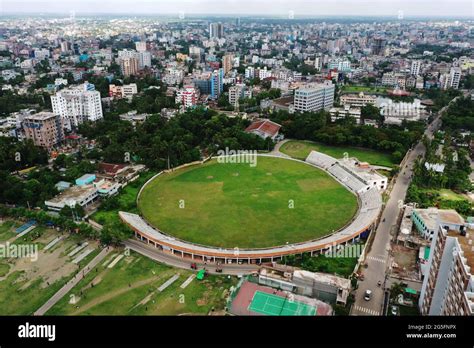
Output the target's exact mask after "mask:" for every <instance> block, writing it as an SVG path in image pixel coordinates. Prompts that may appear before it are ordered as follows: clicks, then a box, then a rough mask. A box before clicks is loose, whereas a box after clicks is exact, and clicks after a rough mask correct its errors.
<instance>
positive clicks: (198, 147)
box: [80, 90, 273, 170]
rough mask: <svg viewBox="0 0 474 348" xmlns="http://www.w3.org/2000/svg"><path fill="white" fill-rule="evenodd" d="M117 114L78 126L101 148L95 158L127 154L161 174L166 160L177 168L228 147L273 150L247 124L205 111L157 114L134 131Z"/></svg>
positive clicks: (118, 159) (118, 160)
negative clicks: (170, 117) (250, 131)
mask: <svg viewBox="0 0 474 348" xmlns="http://www.w3.org/2000/svg"><path fill="white" fill-rule="evenodd" d="M155 91H156V90H155ZM158 105H160V108H162V107H164V106H163V105H162V104H158ZM118 115H119V112H116V111H114V112H112V113H110V114H106V115H105V117H104V119H103V120H100V121H97V122H95V123H84V124H82V125H81V127H80V133H81V134H83V135H84V136H86V137H87V138H88V139H96V140H97V142H98V145H99V146H98V147H99V148H100V149H101V151H100V152H99V153H98V155H99V157H101V158H103V159H104V160H105V161H107V162H112V163H123V161H124V156H125V154H130V155H131V156H132V158H138V161H139V162H140V163H143V164H145V165H146V166H147V167H148V168H151V169H153V170H160V169H164V168H166V167H167V165H168V160H169V163H170V166H171V167H176V166H178V165H181V164H184V163H189V162H192V161H195V160H200V159H201V157H203V156H204V155H208V154H212V153H216V151H217V150H219V149H225V148H226V147H228V148H229V149H234V150H239V149H252V150H264V149H265V150H268V148H269V147H270V148H272V147H273V142H272V141H271V139H267V140H263V139H262V138H260V137H258V136H257V135H255V134H249V133H245V132H244V129H245V128H246V126H248V124H249V121H246V120H243V119H241V118H237V117H235V118H230V117H227V116H225V115H223V114H218V113H217V112H215V111H213V110H208V109H204V108H197V109H194V110H190V111H188V112H185V113H183V114H180V115H177V116H175V117H173V118H172V119H171V120H169V121H167V120H166V119H165V118H163V117H161V116H160V115H159V114H155V115H153V116H151V117H150V118H148V119H147V120H146V121H145V122H144V123H143V124H141V125H137V126H136V127H134V126H133V125H132V124H131V123H130V122H127V121H121V120H120V119H119V117H118Z"/></svg>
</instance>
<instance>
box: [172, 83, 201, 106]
mask: <svg viewBox="0 0 474 348" xmlns="http://www.w3.org/2000/svg"><path fill="white" fill-rule="evenodd" d="M198 99H199V90H198V89H196V88H195V87H194V86H184V87H183V88H182V89H180V90H178V91H176V98H175V102H176V104H180V105H183V107H184V108H185V109H187V108H190V107H193V106H195V105H196V104H197V101H198Z"/></svg>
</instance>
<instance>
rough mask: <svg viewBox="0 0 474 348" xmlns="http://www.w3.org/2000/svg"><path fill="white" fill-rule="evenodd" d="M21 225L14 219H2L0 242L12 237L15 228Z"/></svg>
mask: <svg viewBox="0 0 474 348" xmlns="http://www.w3.org/2000/svg"><path fill="white" fill-rule="evenodd" d="M19 226H21V223H19V222H15V221H4V222H3V223H1V224H0V242H6V241H7V240H9V239H10V238H13V237H14V236H15V235H16V233H15V232H14V229H15V228H18V227H19Z"/></svg>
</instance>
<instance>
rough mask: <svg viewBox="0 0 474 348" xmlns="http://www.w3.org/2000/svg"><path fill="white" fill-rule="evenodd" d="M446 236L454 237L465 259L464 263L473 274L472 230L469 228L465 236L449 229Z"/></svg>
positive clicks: (473, 241) (473, 238) (473, 239)
mask: <svg viewBox="0 0 474 348" xmlns="http://www.w3.org/2000/svg"><path fill="white" fill-rule="evenodd" d="M448 236H450V237H456V238H457V239H458V242H459V245H460V247H461V249H462V251H463V253H464V255H463V256H464V258H465V259H466V261H465V264H466V265H467V266H468V267H469V268H470V273H471V274H474V230H472V229H469V230H468V231H467V233H466V235H465V236H463V235H461V234H460V233H459V232H458V231H453V230H449V231H448Z"/></svg>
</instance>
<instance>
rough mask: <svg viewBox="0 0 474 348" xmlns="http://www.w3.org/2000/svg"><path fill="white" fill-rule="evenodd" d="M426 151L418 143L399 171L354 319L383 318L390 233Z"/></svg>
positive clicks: (435, 122) (370, 255)
mask: <svg viewBox="0 0 474 348" xmlns="http://www.w3.org/2000/svg"><path fill="white" fill-rule="evenodd" d="M456 99H457V98H455V99H453V100H452V101H451V102H450V103H452V102H453V101H454V100H456ZM448 105H449V104H448ZM447 107H448V106H445V107H444V108H443V109H441V110H440V112H439V113H438V114H437V115H436V117H435V119H434V120H433V122H431V124H429V125H428V127H427V129H426V131H425V135H426V136H427V137H428V138H432V137H433V134H434V132H435V131H436V130H438V129H439V127H440V125H441V114H442V112H443V111H444V110H446V108H447ZM425 150H426V149H425V146H424V145H423V143H422V142H419V143H418V144H417V145H416V146H415V147H414V148H413V149H412V150H411V151H410V152H409V153H408V157H407V160H406V162H405V166H404V167H403V168H401V169H400V173H399V175H398V177H397V178H396V180H395V185H394V187H393V189H392V192H391V193H390V198H389V200H388V202H387V204H386V206H385V209H384V211H383V213H382V217H381V220H380V223H379V225H378V226H377V229H376V232H375V238H374V240H373V243H372V246H371V249H370V251H369V253H368V254H367V257H366V263H367V265H368V267H367V268H366V269H364V270H363V274H364V278H365V279H364V280H363V281H359V288H358V289H357V291H356V296H355V303H354V306H353V307H352V310H351V315H382V307H383V300H384V290H383V288H384V286H385V284H384V282H385V276H386V274H387V273H388V271H389V265H388V263H389V252H390V239H391V235H390V232H391V230H395V229H396V228H398V226H397V218H398V214H399V212H400V208H399V202H400V201H401V202H403V201H404V200H405V195H406V192H407V189H408V186H409V184H410V181H411V175H412V173H413V164H414V162H415V160H416V159H417V158H418V156H420V155H424V153H425ZM379 281H381V282H382V285H381V286H380V287H379V286H378V285H377V283H378V282H379ZM386 285H388V284H386ZM366 290H371V291H372V299H371V300H370V301H366V300H364V293H365V291H366Z"/></svg>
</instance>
